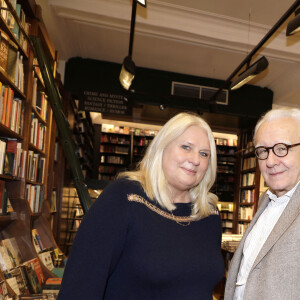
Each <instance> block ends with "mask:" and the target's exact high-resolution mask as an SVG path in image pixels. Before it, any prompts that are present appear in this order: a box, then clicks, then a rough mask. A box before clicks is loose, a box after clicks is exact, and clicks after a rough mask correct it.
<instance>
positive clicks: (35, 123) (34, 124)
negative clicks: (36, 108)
mask: <svg viewBox="0 0 300 300" xmlns="http://www.w3.org/2000/svg"><path fill="white" fill-rule="evenodd" d="M30 124H31V132H30V143H31V144H33V145H34V146H35V147H37V148H38V149H39V150H41V151H44V150H45V141H46V134H47V127H46V126H45V125H44V124H42V123H41V122H39V120H38V118H36V117H35V115H34V113H32V114H31V122H30Z"/></svg>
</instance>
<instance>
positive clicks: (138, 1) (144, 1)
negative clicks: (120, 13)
mask: <svg viewBox="0 0 300 300" xmlns="http://www.w3.org/2000/svg"><path fill="white" fill-rule="evenodd" d="M137 3H139V4H140V5H142V6H145V7H146V0H137Z"/></svg>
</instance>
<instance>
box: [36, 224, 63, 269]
mask: <svg viewBox="0 0 300 300" xmlns="http://www.w3.org/2000/svg"><path fill="white" fill-rule="evenodd" d="M32 242H33V245H34V248H35V251H36V253H37V254H38V256H39V258H40V260H41V261H42V262H43V264H44V265H45V266H46V267H47V268H48V269H49V270H50V271H52V270H53V269H54V268H55V267H63V266H64V260H63V254H62V252H61V251H60V250H59V249H58V248H55V249H52V248H51V249H50V248H46V247H45V246H44V243H43V241H42V239H41V236H40V234H39V232H38V230H37V229H36V228H33V229H32Z"/></svg>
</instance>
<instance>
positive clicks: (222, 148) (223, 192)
mask: <svg viewBox="0 0 300 300" xmlns="http://www.w3.org/2000/svg"><path fill="white" fill-rule="evenodd" d="M214 136H215V142H216V148H217V177H216V181H215V184H214V186H213V188H212V192H213V193H215V194H216V195H217V196H218V197H219V205H218V208H219V211H220V215H221V218H222V228H223V233H232V232H233V216H234V212H233V207H234V189H235V182H236V181H235V180H236V150H237V136H236V135H235V134H225V133H217V132H216V133H214Z"/></svg>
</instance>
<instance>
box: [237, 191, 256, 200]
mask: <svg viewBox="0 0 300 300" xmlns="http://www.w3.org/2000/svg"><path fill="white" fill-rule="evenodd" d="M254 193H255V190H254V189H252V190H242V193H241V200H240V203H241V204H248V203H253V202H254Z"/></svg>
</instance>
